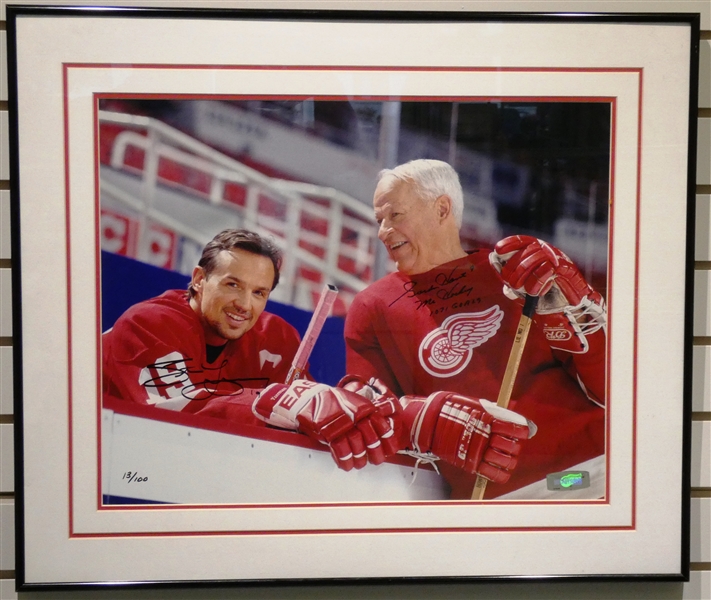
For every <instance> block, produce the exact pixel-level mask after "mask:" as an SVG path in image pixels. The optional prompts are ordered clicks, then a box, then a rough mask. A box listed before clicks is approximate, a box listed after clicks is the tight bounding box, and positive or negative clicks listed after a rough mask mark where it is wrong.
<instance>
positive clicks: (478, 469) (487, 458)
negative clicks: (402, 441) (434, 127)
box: [401, 392, 536, 483]
mask: <svg viewBox="0 0 711 600" xmlns="http://www.w3.org/2000/svg"><path fill="white" fill-rule="evenodd" d="M401 402H402V405H403V408H404V414H403V418H404V422H405V424H406V426H407V428H408V431H409V434H410V447H411V448H412V449H413V450H414V451H415V452H432V453H433V454H436V455H437V456H438V457H439V458H440V460H443V461H445V462H447V463H449V464H451V465H454V466H455V467H458V468H460V469H463V470H464V471H466V472H467V473H472V474H474V473H477V474H479V475H482V476H483V477H486V478H487V479H489V480H491V481H494V482H496V483H506V482H507V481H508V480H509V477H510V476H511V471H512V470H513V469H514V468H515V467H516V464H517V462H518V456H519V454H520V452H521V446H522V441H523V440H525V439H528V438H530V437H533V435H535V433H536V426H535V425H534V424H533V423H532V422H531V421H527V420H526V418H525V417H523V416H521V415H519V414H518V413H515V412H513V411H511V410H508V409H505V408H501V407H499V406H496V404H495V403H493V402H489V401H488V400H477V399H475V398H467V397H466V396H460V395H458V394H454V393H452V392H435V393H434V394H432V395H430V396H429V397H427V398H421V397H415V396H404V397H403V398H401Z"/></svg>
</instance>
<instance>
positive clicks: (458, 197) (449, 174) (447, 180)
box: [378, 158, 464, 228]
mask: <svg viewBox="0 0 711 600" xmlns="http://www.w3.org/2000/svg"><path fill="white" fill-rule="evenodd" d="M387 177H392V178H394V179H398V180H400V181H404V182H407V183H410V184H411V185H413V186H414V187H415V190H416V191H417V193H418V194H419V196H420V197H421V198H422V199H423V200H425V201H427V202H434V201H435V200H436V199H437V198H439V197H440V196H449V198H450V199H451V200H452V215H453V216H454V222H455V223H456V224H457V227H458V228H459V227H461V226H462V214H463V213H464V195H463V193H462V185H461V183H459V175H457V172H456V171H455V170H454V169H453V168H452V167H451V166H450V165H449V164H447V163H446V162H443V161H441V160H433V159H427V158H418V159H416V160H411V161H410V162H406V163H404V164H402V165H398V166H397V167H395V168H393V169H383V170H382V171H380V173H378V182H380V181H382V180H383V179H385V178H387Z"/></svg>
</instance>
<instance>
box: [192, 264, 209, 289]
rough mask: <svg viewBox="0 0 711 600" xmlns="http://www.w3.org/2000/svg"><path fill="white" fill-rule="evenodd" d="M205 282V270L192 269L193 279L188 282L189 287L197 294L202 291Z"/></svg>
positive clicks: (199, 268) (200, 268)
mask: <svg viewBox="0 0 711 600" xmlns="http://www.w3.org/2000/svg"><path fill="white" fill-rule="evenodd" d="M204 281H205V269H203V268H202V267H195V268H194V269H193V278H192V279H191V280H190V287H191V288H192V289H193V291H194V292H195V293H196V294H197V293H199V292H201V291H202V289H201V288H202V284H203V282H204Z"/></svg>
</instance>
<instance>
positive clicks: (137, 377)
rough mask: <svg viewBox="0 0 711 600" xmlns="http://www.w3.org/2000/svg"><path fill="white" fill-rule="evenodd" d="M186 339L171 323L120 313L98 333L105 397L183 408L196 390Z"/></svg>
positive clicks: (179, 329) (191, 359)
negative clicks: (115, 319) (156, 321)
mask: <svg viewBox="0 0 711 600" xmlns="http://www.w3.org/2000/svg"><path fill="white" fill-rule="evenodd" d="M151 325H153V326H151ZM181 332H182V334H183V335H182V336H181V335H180V334H181ZM185 338H186V335H185V330H184V329H183V328H181V327H177V326H176V323H170V324H169V325H168V324H161V323H160V321H159V322H158V323H157V324H150V325H149V322H148V321H147V320H146V319H142V318H141V317H140V316H126V315H124V317H121V318H120V319H119V320H118V321H117V322H116V324H115V325H114V327H113V328H112V329H111V330H109V331H108V332H106V333H104V335H103V336H102V346H103V382H102V387H103V393H104V397H105V398H106V397H108V398H116V399H121V400H129V401H132V402H137V403H139V404H146V405H153V406H157V407H160V408H167V409H171V410H183V409H185V408H186V407H187V406H188V405H189V403H190V401H191V400H192V395H193V393H194V391H195V386H194V385H193V382H192V380H191V367H193V365H192V363H193V362H194V357H192V356H191V352H190V348H189V347H188V346H187V345H186V342H185ZM192 370H194V369H192ZM203 405H204V403H203Z"/></svg>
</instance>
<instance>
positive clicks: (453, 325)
mask: <svg viewBox="0 0 711 600" xmlns="http://www.w3.org/2000/svg"><path fill="white" fill-rule="evenodd" d="M503 318H504V312H503V311H502V310H501V309H500V308H499V306H498V305H497V306H492V307H491V308H489V309H488V310H484V311H482V312H475V313H460V314H458V315H452V316H451V317H447V318H446V319H445V320H444V321H443V322H442V325H441V326H440V327H437V329H434V330H433V331H431V332H430V333H428V334H427V336H425V338H424V339H423V340H422V343H421V344H420V351H419V356H420V364H421V365H422V368H423V369H424V370H425V371H427V372H428V373H429V374H430V375H433V376H434V377H452V376H453V375H456V374H457V373H461V372H462V370H464V368H465V367H466V366H467V365H468V364H469V361H470V360H471V357H472V350H473V349H474V348H477V347H479V346H481V345H482V344H483V343H485V342H486V341H488V340H490V339H491V338H492V337H494V336H495V335H496V332H497V331H498V330H499V327H501V320H502V319H503Z"/></svg>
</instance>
